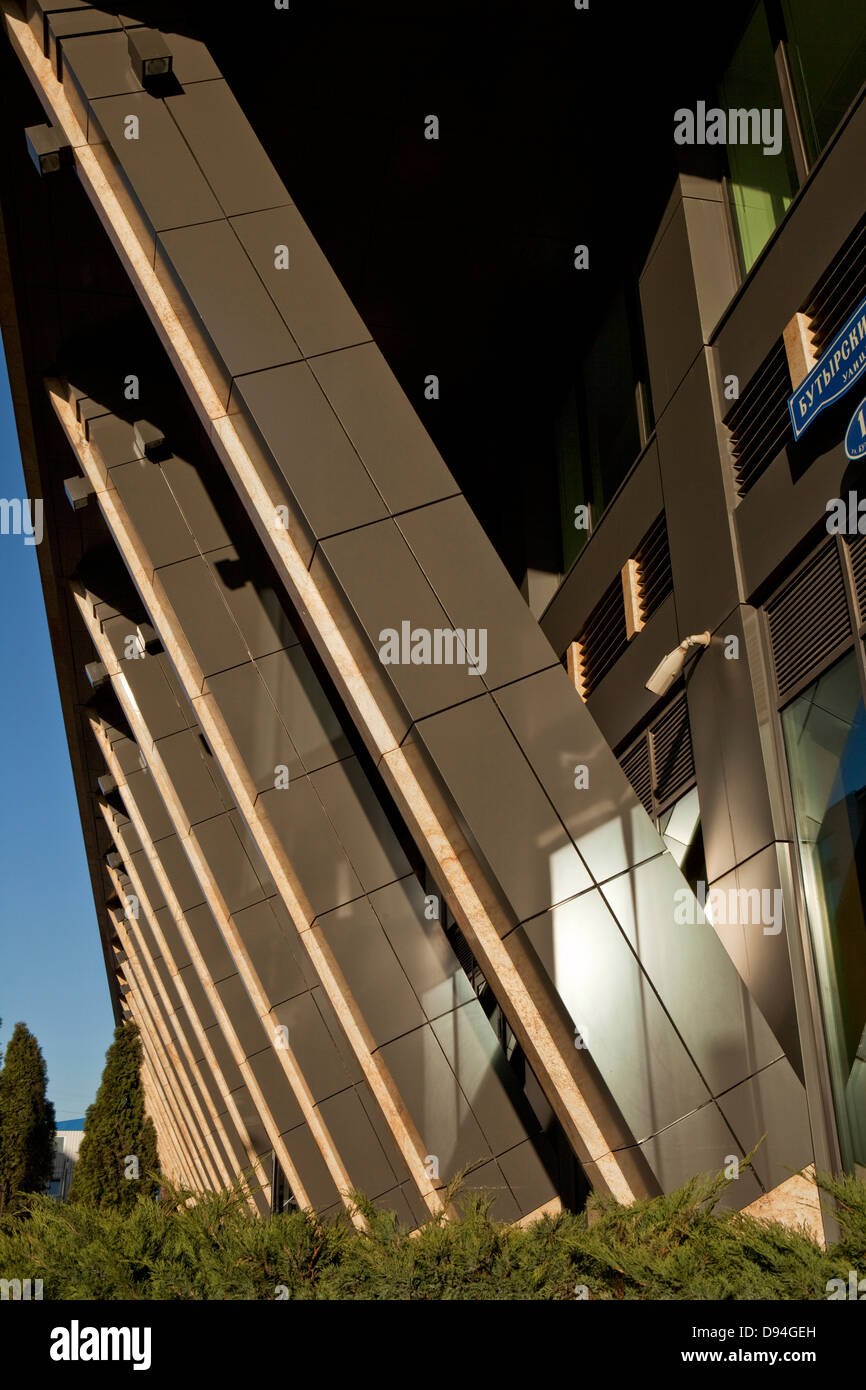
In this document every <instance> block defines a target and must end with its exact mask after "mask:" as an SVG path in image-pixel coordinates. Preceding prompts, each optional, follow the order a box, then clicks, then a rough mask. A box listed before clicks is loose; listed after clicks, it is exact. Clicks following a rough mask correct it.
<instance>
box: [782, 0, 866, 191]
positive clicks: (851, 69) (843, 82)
mask: <svg viewBox="0 0 866 1390" xmlns="http://www.w3.org/2000/svg"><path fill="white" fill-rule="evenodd" d="M782 12H783V14H784V17H785V28H786V30H787V34H788V63H789V65H790V69H791V81H792V83H793V85H794V92H795V94H796V98H797V106H798V109H799V113H800V125H801V127H802V130H803V139H804V140H805V143H806V152H807V154H808V156H809V161H810V163H811V162H814V160H816V159H817V158H818V155H819V154H820V153H821V151H822V150H823V148H824V146H825V145H826V143H827V141H828V140H829V139H830V136H831V135H832V134H833V131H834V130H835V129H836V127H837V125H838V124H839V122H840V121H841V119H842V117H843V116H844V115H845V112H846V111H847V110H848V107H849V106H850V105H851V102H852V101H853V100H854V98H855V96H856V95H857V93H858V91H859V90H860V87H861V85H862V83H863V81H864V79H866V5H864V4H863V0H834V3H832V4H826V3H825V4H817V3H816V0H783V4H782Z"/></svg>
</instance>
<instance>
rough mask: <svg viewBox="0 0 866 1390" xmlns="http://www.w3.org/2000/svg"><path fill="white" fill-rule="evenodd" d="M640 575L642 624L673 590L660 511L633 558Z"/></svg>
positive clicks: (666, 533)
mask: <svg viewBox="0 0 866 1390" xmlns="http://www.w3.org/2000/svg"><path fill="white" fill-rule="evenodd" d="M634 558H635V559H636V560H637V564H638V574H639V575H640V586H639V587H640V606H641V615H642V617H643V619H644V621H646V619H647V618H649V617H651V615H652V614H653V613H654V612H655V611H656V609H657V608H658V607H659V604H661V603H662V602H663V601H664V599H666V598H667V596H668V594H669V593H670V591H671V589H672V588H673V579H672V576H671V553H670V550H669V549H668V528H667V526H666V525H665V514H664V512H661V513H660V514H659V515H658V516H657V517H656V519H655V521H654V522H653V524H652V526H651V527H650V529H649V530H648V531H647V533H646V535H645V536H644V538H643V540H642V541H641V543H640V545H639V546H638V548H637V552H636V554H635V557H634Z"/></svg>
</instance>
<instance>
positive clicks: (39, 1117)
mask: <svg viewBox="0 0 866 1390" xmlns="http://www.w3.org/2000/svg"><path fill="white" fill-rule="evenodd" d="M47 1081H48V1077H47V1075H46V1072H45V1059H44V1058H43V1056H42V1051H41V1049H40V1047H39V1044H38V1042H37V1041H36V1039H35V1038H34V1036H33V1034H32V1033H31V1032H30V1031H29V1029H28V1028H27V1027H26V1026H25V1024H23V1023H16V1024H15V1029H14V1031H13V1033H12V1037H11V1038H10V1040H9V1045H8V1047H7V1048H6V1059H5V1061H4V1063H3V1070H2V1072H0V1212H3V1211H8V1210H10V1209H12V1208H14V1207H15V1206H16V1204H17V1203H18V1202H19V1200H20V1198H21V1195H22V1194H23V1193H26V1192H44V1191H45V1189H46V1188H47V1186H48V1183H49V1182H50V1180H51V1171H52V1168H53V1165H54V1106H53V1105H52V1104H51V1102H50V1101H49V1100H47V1099H46V1096H45V1087H46V1083H47Z"/></svg>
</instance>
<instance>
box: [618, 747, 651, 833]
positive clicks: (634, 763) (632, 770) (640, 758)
mask: <svg viewBox="0 0 866 1390" xmlns="http://www.w3.org/2000/svg"><path fill="white" fill-rule="evenodd" d="M621 766H622V770H623V772H624V773H625V775H626V777H627V778H628V780H629V781H630V782H631V784H632V787H633V788H634V794H635V796H636V797H637V799H638V801H639V802H640V803H641V805H642V806H643V808H644V810H645V811H646V813H647V815H649V816H651V815H652V813H653V779H652V771H651V769H650V755H649V742H648V740H647V737H646V735H644V736H643V738H641V739H640V740H639V741H638V742H637V743H636V744H635V746H634V748H630V749H629V751H628V752H627V753H626V754H625V756H624V757H623V758H622V759H621Z"/></svg>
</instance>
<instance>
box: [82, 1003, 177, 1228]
mask: <svg viewBox="0 0 866 1390" xmlns="http://www.w3.org/2000/svg"><path fill="white" fill-rule="evenodd" d="M131 1159H135V1160H137V1172H138V1177H135V1176H131V1177H130V1176H127V1173H134V1171H135V1169H134V1166H133V1165H132V1164H131V1163H130V1160H131ZM158 1168H159V1158H158V1155H157V1149H156V1133H155V1131H154V1128H153V1124H152V1122H151V1121H150V1120H149V1119H148V1117H147V1115H146V1113H145V1108H144V1092H143V1090H142V1085H141V1039H140V1037H139V1034H138V1029H137V1028H136V1026H135V1025H134V1024H129V1023H128V1024H125V1025H123V1026H122V1027H120V1028H115V1030H114V1042H113V1043H112V1044H111V1047H110V1048H109V1049H108V1051H107V1053H106V1054H105V1070H104V1071H103V1073H102V1080H101V1082H100V1084H99V1090H98V1091H97V1093H96V1100H95V1101H94V1102H93V1104H92V1105H91V1106H89V1108H88V1110H87V1114H86V1115H85V1117H84V1137H83V1138H82V1140H81V1149H80V1151H79V1155H78V1162H77V1163H76V1165H75V1173H74V1175H73V1178H72V1187H71V1189H70V1192H69V1201H70V1202H75V1203H81V1204H83V1205H87V1206H95V1207H100V1208H105V1209H112V1210H116V1211H120V1212H131V1211H132V1210H133V1208H134V1207H135V1205H136V1202H137V1200H138V1197H139V1195H140V1194H142V1192H143V1195H145V1196H147V1195H150V1196H155V1195H156V1191H157V1185H156V1182H155V1179H154V1177H153V1174H155V1173H156V1172H157V1170H158Z"/></svg>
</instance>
